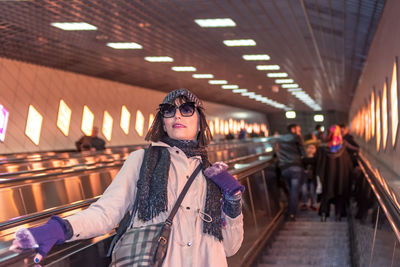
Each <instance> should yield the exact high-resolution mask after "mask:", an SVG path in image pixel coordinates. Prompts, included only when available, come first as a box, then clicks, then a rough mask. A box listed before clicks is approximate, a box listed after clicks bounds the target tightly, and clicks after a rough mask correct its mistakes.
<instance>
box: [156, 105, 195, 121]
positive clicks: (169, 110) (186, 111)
mask: <svg viewBox="0 0 400 267" xmlns="http://www.w3.org/2000/svg"><path fill="white" fill-rule="evenodd" d="M177 109H179V112H180V113H181V115H182V117H191V116H193V114H194V111H195V110H196V105H195V103H194V102H186V103H183V104H181V105H180V106H179V107H177V106H175V105H172V104H160V113H161V115H162V116H163V117H164V118H172V117H173V116H175V113H176V110H177Z"/></svg>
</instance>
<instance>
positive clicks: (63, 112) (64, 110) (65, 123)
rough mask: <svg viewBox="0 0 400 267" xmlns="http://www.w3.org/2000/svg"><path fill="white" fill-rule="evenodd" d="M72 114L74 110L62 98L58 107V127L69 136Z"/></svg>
mask: <svg viewBox="0 0 400 267" xmlns="http://www.w3.org/2000/svg"><path fill="white" fill-rule="evenodd" d="M71 114H72V111H71V109H70V108H69V107H68V105H67V104H66V103H65V102H64V100H62V99H61V100H60V104H59V107H58V116H57V127H58V129H60V130H61V132H62V133H63V134H64V135H65V136H68V133H69V125H70V123H71Z"/></svg>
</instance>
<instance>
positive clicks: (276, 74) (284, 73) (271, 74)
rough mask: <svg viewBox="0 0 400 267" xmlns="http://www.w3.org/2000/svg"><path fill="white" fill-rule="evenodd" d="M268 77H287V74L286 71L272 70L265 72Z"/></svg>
mask: <svg viewBox="0 0 400 267" xmlns="http://www.w3.org/2000/svg"><path fill="white" fill-rule="evenodd" d="M267 77H268V78H285V77H288V74H287V73H286V72H272V73H267Z"/></svg>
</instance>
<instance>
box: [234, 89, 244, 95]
mask: <svg viewBox="0 0 400 267" xmlns="http://www.w3.org/2000/svg"><path fill="white" fill-rule="evenodd" d="M232 92H233V93H235V94H239V93H246V92H247V89H233V90H232Z"/></svg>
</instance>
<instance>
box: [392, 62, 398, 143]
mask: <svg viewBox="0 0 400 267" xmlns="http://www.w3.org/2000/svg"><path fill="white" fill-rule="evenodd" d="M397 65H398V58H397V57H396V60H395V62H394V64H393V74H392V84H391V86H390V109H391V121H392V123H391V129H392V146H393V147H394V146H395V145H396V139H397V129H398V126H399V111H398V108H399V104H398V99H397V90H398V88H397V86H398V85H397V74H398V69H397V68H398V66H397Z"/></svg>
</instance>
